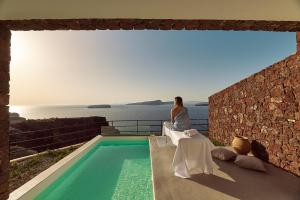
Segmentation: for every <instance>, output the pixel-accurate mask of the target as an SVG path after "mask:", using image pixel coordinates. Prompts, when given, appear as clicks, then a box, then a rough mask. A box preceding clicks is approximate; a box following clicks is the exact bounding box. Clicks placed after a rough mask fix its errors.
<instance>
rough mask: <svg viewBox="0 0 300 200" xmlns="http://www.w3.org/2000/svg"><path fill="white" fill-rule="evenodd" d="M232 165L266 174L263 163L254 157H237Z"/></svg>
mask: <svg viewBox="0 0 300 200" xmlns="http://www.w3.org/2000/svg"><path fill="white" fill-rule="evenodd" d="M234 163H235V164H236V165H238V166H239V167H242V168H246V169H252V170H257V171H261V172H266V168H265V166H264V163H263V162H262V161H261V160H260V159H258V158H256V157H254V156H245V155H238V156H237V157H236V159H235V161H234Z"/></svg>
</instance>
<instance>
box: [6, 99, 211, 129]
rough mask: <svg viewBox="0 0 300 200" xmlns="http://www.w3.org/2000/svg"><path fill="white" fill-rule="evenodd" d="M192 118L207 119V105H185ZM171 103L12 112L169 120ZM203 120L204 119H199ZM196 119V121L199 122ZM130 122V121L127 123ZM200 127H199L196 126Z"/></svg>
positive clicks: (17, 108) (17, 109) (37, 116)
mask: <svg viewBox="0 0 300 200" xmlns="http://www.w3.org/2000/svg"><path fill="white" fill-rule="evenodd" d="M185 106H186V107H187V108H188V111H189V114H190V118H192V119H207V118H208V107H207V106H194V105H192V104H186V105H185ZM170 109H171V105H159V106H157V105H156V106H151V105H143V106H141V105H131V106H129V105H112V107H111V108H93V109H92V108H87V106H86V105H84V106H82V105H81V106H77V105H74V106H11V107H10V112H17V113H19V114H20V116H21V117H25V118H26V119H44V118H55V117H58V118H63V117H90V116H102V117H106V119H107V120H109V121H111V120H169V119H170ZM198 122H200V123H201V122H203V121H198ZM198 122H197V121H194V123H198ZM126 124H128V123H126ZM119 125H122V124H119ZM194 128H198V127H194Z"/></svg>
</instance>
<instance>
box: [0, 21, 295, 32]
mask: <svg viewBox="0 0 300 200" xmlns="http://www.w3.org/2000/svg"><path fill="white" fill-rule="evenodd" d="M0 26H2V27H4V28H6V29H9V30H13V31H30V30H35V31H38V30H235V31H247V30H252V31H278V32H286V31H288V32H298V31H300V21H266V20H213V19H212V20H209V19H29V20H0Z"/></svg>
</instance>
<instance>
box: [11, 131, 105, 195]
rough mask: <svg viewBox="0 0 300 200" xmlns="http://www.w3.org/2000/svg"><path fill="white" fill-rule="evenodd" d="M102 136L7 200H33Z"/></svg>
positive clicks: (47, 170)
mask: <svg viewBox="0 0 300 200" xmlns="http://www.w3.org/2000/svg"><path fill="white" fill-rule="evenodd" d="M102 138H103V136H101V135H98V136H96V137H94V138H93V139H92V140H90V141H88V142H87V143H85V144H84V145H82V146H81V147H79V148H78V149H76V150H75V151H74V152H72V153H70V154H69V155H68V156H66V157H64V158H63V159H61V160H60V161H58V162H57V163H55V164H54V165H52V166H51V167H49V168H48V169H46V170H45V171H43V172H41V173H40V174H38V175H37V176H35V177H34V178H33V179H31V180H30V181H28V182H27V183H25V184H24V185H22V186H21V187H19V188H18V189H16V190H15V191H13V192H12V193H10V195H9V200H28V199H33V198H34V197H35V196H36V195H37V194H38V193H39V192H40V191H41V190H43V189H44V188H46V187H47V186H48V185H50V184H51V183H52V182H53V181H54V180H55V179H57V178H58V177H59V176H60V175H61V174H63V173H64V172H65V171H66V170H67V169H68V168H69V167H70V166H71V165H72V164H74V163H75V162H76V161H77V160H79V159H80V158H81V156H82V155H83V154H84V153H86V152H87V151H89V150H90V149H91V148H92V147H94V145H96V144H97V142H98V141H99V140H101V139H102Z"/></svg>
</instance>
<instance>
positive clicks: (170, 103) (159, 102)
mask: <svg viewBox="0 0 300 200" xmlns="http://www.w3.org/2000/svg"><path fill="white" fill-rule="evenodd" d="M173 103H174V102H173V101H165V102H163V101H161V100H154V101H143V102H137V103H129V104H126V105H152V106H158V105H172V104H173Z"/></svg>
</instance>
